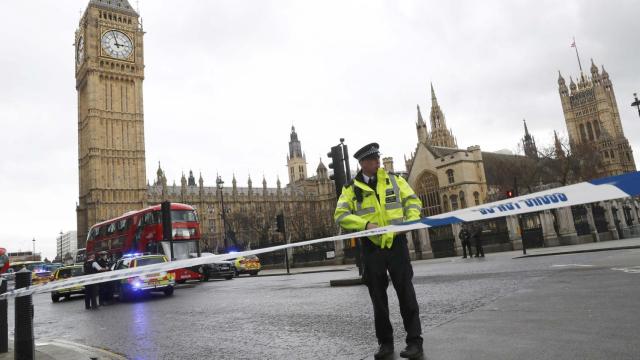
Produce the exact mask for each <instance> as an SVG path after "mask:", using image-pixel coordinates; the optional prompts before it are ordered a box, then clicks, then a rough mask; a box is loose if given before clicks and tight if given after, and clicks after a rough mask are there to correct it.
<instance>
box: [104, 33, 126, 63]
mask: <svg viewBox="0 0 640 360" xmlns="http://www.w3.org/2000/svg"><path fill="white" fill-rule="evenodd" d="M101 43H102V49H103V50H104V51H105V52H106V53H107V54H109V56H111V57H114V58H116V59H123V60H125V59H128V58H129V56H130V55H131V53H132V52H133V43H132V42H131V39H129V37H128V36H127V35H125V34H124V33H122V32H120V31H118V30H108V31H106V32H105V33H104V34H102V41H101Z"/></svg>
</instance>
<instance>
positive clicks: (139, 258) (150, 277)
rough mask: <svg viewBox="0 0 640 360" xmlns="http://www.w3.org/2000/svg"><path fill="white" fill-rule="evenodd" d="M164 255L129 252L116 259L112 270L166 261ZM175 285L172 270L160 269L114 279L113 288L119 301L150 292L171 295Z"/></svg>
mask: <svg viewBox="0 0 640 360" xmlns="http://www.w3.org/2000/svg"><path fill="white" fill-rule="evenodd" d="M167 261H168V260H167V258H166V257H165V256H164V255H144V254H130V255H125V256H124V257H122V258H121V259H120V260H118V261H117V262H116V263H115V264H114V266H113V270H122V269H130V268H136V267H140V266H145V265H152V264H160V263H163V262H167ZM175 285H176V282H175V275H174V274H173V272H167V271H161V272H158V273H153V274H147V275H141V276H134V277H130V278H127V279H122V280H116V281H114V283H113V286H114V288H113V290H114V292H115V293H116V294H118V298H119V299H120V301H127V300H129V299H133V298H135V297H137V296H140V295H142V294H145V293H150V292H163V293H164V294H165V295H166V296H171V295H173V289H174V287H175Z"/></svg>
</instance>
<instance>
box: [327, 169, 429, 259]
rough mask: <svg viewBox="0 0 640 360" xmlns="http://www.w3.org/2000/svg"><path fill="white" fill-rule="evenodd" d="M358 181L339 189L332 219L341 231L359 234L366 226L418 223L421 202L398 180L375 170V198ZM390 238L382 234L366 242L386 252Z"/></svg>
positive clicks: (395, 176) (384, 172)
mask: <svg viewBox="0 0 640 360" xmlns="http://www.w3.org/2000/svg"><path fill="white" fill-rule="evenodd" d="M358 178H361V177H359V176H356V179H353V181H352V182H351V183H349V184H347V185H345V187H344V188H343V189H342V194H341V195H340V198H339V199H338V205H337V206H336V211H335V213H334V215H333V218H334V220H335V221H336V223H337V224H338V225H339V226H341V227H342V228H343V229H345V230H353V231H361V230H364V229H365V228H366V226H367V223H374V224H376V225H378V226H386V225H397V224H401V223H403V222H405V221H413V220H419V219H420V211H421V210H422V202H421V201H420V199H418V197H417V196H416V194H415V193H414V192H413V190H412V189H411V187H410V186H409V184H407V181H406V180H405V179H404V178H403V177H402V176H398V175H395V174H393V173H387V172H386V171H385V170H384V169H383V168H380V169H378V172H377V174H376V179H377V184H376V192H377V194H378V196H377V197H376V193H375V192H374V191H373V189H371V188H370V187H369V185H367V184H365V183H364V182H362V181H360V180H358ZM394 236H395V233H386V234H383V235H376V236H371V237H369V239H370V240H371V241H372V242H373V243H374V244H376V245H377V246H380V247H381V248H390V247H391V245H392V244H393V238H394Z"/></svg>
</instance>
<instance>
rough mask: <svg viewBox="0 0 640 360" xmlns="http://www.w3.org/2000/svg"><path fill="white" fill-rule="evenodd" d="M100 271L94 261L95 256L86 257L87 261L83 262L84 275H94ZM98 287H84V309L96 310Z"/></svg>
mask: <svg viewBox="0 0 640 360" xmlns="http://www.w3.org/2000/svg"><path fill="white" fill-rule="evenodd" d="M100 270H102V267H100V265H99V264H98V263H97V262H96V261H95V255H93V254H91V255H89V256H87V260H86V261H85V262H84V273H85V275H90V274H95V273H97V272H99V271H100ZM97 297H98V285H97V284H90V285H85V286H84V308H85V309H87V310H89V309H94V310H96V309H98V299H97Z"/></svg>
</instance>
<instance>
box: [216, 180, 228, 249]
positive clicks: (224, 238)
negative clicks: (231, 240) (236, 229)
mask: <svg viewBox="0 0 640 360" xmlns="http://www.w3.org/2000/svg"><path fill="white" fill-rule="evenodd" d="M223 185H224V181H222V178H221V177H220V175H218V178H217V179H216V186H217V187H218V190H220V204H221V206H222V241H223V244H224V249H225V251H227V217H226V214H225V213H226V211H225V209H224V192H223V191H222V189H223V187H222V186H223Z"/></svg>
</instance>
